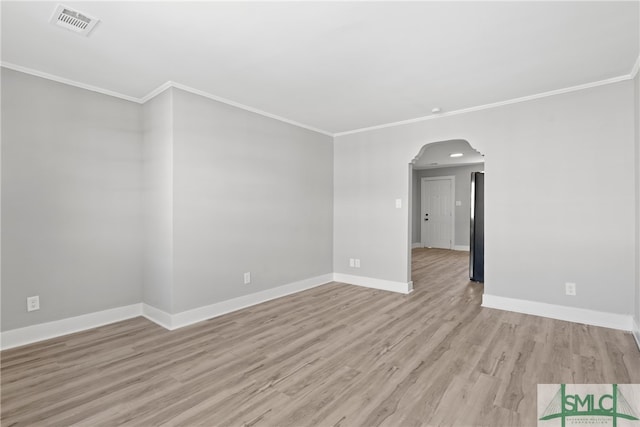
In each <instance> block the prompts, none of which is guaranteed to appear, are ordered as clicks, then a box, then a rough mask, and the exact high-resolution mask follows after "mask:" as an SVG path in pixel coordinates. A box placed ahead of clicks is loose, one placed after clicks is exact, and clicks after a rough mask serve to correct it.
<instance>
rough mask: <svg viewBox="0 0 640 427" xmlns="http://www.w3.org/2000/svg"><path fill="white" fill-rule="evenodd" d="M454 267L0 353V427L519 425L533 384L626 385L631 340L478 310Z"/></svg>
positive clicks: (424, 253)
mask: <svg viewBox="0 0 640 427" xmlns="http://www.w3.org/2000/svg"><path fill="white" fill-rule="evenodd" d="M467 257H468V254H467V253H466V252H453V251H445V250H434V249H417V250H414V254H413V280H414V287H415V291H414V292H413V293H412V294H410V295H400V294H393V293H389V292H384V291H377V290H372V289H367V288H361V287H356V286H349V285H343V284H336V283H332V284H328V285H324V286H321V287H318V288H315V289H312V290H309V291H306V292H301V293H298V294H295V295H291V296H288V297H285V298H281V299H278V300H274V301H270V302H267V303H264V304H260V305H258V306H254V307H250V308H248V309H245V310H241V311H238V312H235V313H231V314H228V315H225V316H221V317H218V318H215V319H212V320H209V321H206V322H201V323H199V324H196V325H193V326H190V327H186V328H182V329H179V330H175V331H166V330H164V329H163V328H161V327H159V326H157V325H155V324H153V323H151V322H150V321H148V320H146V319H144V318H136V319H131V320H127V321H124V322H119V323H115V324H111V325H108V326H104V327H101V328H96V329H93V330H90V331H84V332H80V333H77V334H73V335H68V336H66V337H61V338H57V339H53V340H49V341H44V342H41V343H37V344H33V345H29V346H24V347H21V348H16V349H10V350H6V351H3V352H2V353H1V354H0V356H1V391H2V397H1V404H2V406H1V417H0V422H1V424H2V426H14V425H15V426H27V425H28V426H34V425H46V426H67V425H79V426H115V425H135V426H156V425H171V426H199V425H205V426H216V427H217V426H255V427H261V426H316V425H317V426H334V427H338V426H340V427H347V426H445V425H447V426H509V427H513V426H534V425H536V385H537V384H538V383H589V382H595V383H640V352H638V350H637V348H636V347H635V343H634V341H633V338H632V336H631V334H629V333H624V332H621V331H615V330H610V329H604V328H597V327H591V326H585V325H580V324H572V323H568V322H562V321H556V320H550V319H545V318H540V317H535V316H529V315H522V314H516V313H509V312H504V311H499V310H492V309H485V308H481V307H480V301H481V295H482V285H480V284H475V283H471V282H469V280H468V278H467V265H468V263H467V259H468V258H467Z"/></svg>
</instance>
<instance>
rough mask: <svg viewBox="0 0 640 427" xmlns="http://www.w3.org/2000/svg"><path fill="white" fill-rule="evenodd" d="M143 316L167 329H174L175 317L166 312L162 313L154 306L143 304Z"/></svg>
mask: <svg viewBox="0 0 640 427" xmlns="http://www.w3.org/2000/svg"><path fill="white" fill-rule="evenodd" d="M142 315H143V316H144V317H146V318H147V319H149V320H151V321H152V322H153V323H156V324H158V325H160V326H162V327H163V328H165V329H169V330H171V329H173V327H172V326H171V325H172V323H173V316H172V315H171V314H169V313H167V312H166V311H162V310H160V309H159V308H155V307H154V306H152V305H149V304H146V303H142Z"/></svg>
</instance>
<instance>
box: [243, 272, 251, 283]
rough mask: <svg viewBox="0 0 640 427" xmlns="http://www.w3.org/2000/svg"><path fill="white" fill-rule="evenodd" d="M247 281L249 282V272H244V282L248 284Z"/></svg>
mask: <svg viewBox="0 0 640 427" xmlns="http://www.w3.org/2000/svg"><path fill="white" fill-rule="evenodd" d="M249 283H251V273H250V272H247V273H244V284H245V285H248V284H249Z"/></svg>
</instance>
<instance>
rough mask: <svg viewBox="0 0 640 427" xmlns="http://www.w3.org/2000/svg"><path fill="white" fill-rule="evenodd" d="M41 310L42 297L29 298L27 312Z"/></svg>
mask: <svg viewBox="0 0 640 427" xmlns="http://www.w3.org/2000/svg"><path fill="white" fill-rule="evenodd" d="M35 310H40V297H39V296H38V295H36V296H33V297H27V311H35Z"/></svg>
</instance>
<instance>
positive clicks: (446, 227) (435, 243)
mask: <svg viewBox="0 0 640 427" xmlns="http://www.w3.org/2000/svg"><path fill="white" fill-rule="evenodd" d="M477 173H484V155H483V154H482V153H480V152H478V151H477V150H476V149H474V148H473V147H472V146H471V145H470V144H469V142H467V141H466V140H463V139H455V140H447V141H439V142H434V143H429V144H425V145H424V146H423V147H422V148H421V149H420V152H419V153H418V155H417V156H416V157H415V158H414V159H413V160H412V161H411V163H410V164H409V181H410V182H409V189H410V194H409V197H410V199H411V204H410V206H411V209H410V210H409V242H410V243H409V248H408V249H409V274H410V277H411V272H412V253H413V251H414V250H420V249H422V248H436V249H444V250H451V251H466V252H470V251H471V252H475V253H474V255H475V256H476V257H477V256H478V255H484V252H483V250H480V249H479V248H478V246H477V244H476V245H474V242H475V241H477V237H476V236H473V235H472V230H473V229H474V228H475V231H476V233H477V231H478V230H479V224H478V219H477V218H476V221H475V223H474V221H473V220H472V215H473V214H476V215H477V213H478V212H477V209H478V208H477V204H476V202H475V198H474V199H473V200H472V178H474V177H476V176H477V175H474V174H477ZM473 182H477V181H473ZM474 211H475V212H474ZM472 224H473V225H472ZM474 248H475V251H474ZM472 261H473V259H472V258H470V277H473V268H472V266H473V262H472ZM475 272H476V274H477V272H478V266H477V259H476V269H475ZM476 277H477V276H476ZM412 279H413V278H412Z"/></svg>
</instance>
